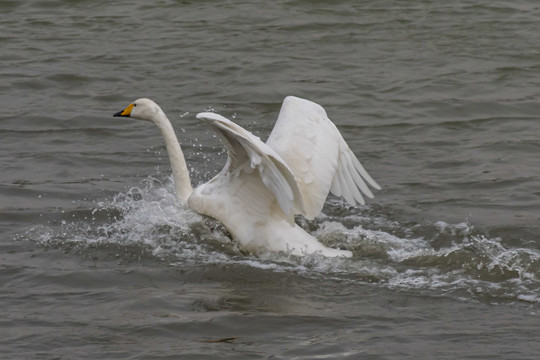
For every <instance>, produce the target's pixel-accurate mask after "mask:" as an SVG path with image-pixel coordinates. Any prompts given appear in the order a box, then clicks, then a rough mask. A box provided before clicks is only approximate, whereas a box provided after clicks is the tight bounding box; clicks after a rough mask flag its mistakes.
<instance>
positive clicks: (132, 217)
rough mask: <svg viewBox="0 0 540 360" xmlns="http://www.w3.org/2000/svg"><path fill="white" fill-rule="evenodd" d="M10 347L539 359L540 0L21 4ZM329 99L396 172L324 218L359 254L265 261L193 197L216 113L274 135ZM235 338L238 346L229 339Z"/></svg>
mask: <svg viewBox="0 0 540 360" xmlns="http://www.w3.org/2000/svg"><path fill="white" fill-rule="evenodd" d="M0 10H1V13H2V15H1V16H0V30H1V31H0V34H1V35H0V49H1V50H0V61H1V63H2V67H1V68H0V103H1V105H2V107H1V108H2V111H1V113H0V138H1V141H0V169H2V171H1V172H0V286H1V291H0V305H1V306H0V331H1V333H2V336H1V339H0V352H1V353H2V354H3V355H2V357H3V358H5V359H21V358H25V359H76V358H84V359H94V358H95V359H177V358H188V359H197V358H199V359H213V358H234V359H266V358H274V359H338V358H340V359H341V358H349V359H358V358H362V359H435V358H436V359H472V358H474V359H536V358H537V354H538V352H539V351H540V345H539V342H538V335H537V333H538V328H539V326H540V319H539V315H538V312H539V304H540V282H539V274H540V238H539V233H540V225H539V224H540V222H539V220H540V192H539V191H538V189H539V188H540V177H539V176H538V169H539V168H540V160H539V157H538V156H537V154H538V152H539V150H540V140H538V134H539V133H540V122H539V121H538V109H539V108H540V106H539V104H538V102H539V98H538V88H539V85H540V84H539V82H538V80H537V78H538V77H539V75H540V62H539V54H540V48H539V46H538V41H537V37H538V33H540V21H539V17H540V8H539V7H538V5H537V4H536V2H534V1H531V0H522V1H515V2H512V3H508V2H502V1H495V2H493V1H492V2H479V1H465V0H459V1H454V2H451V3H443V2H434V1H418V0H413V1H407V2H404V1H386V2H380V1H362V2H359V1H348V0H343V1H334V2H322V1H318V2H312V1H303V0H299V1H273V2H255V1H246V2H241V3H240V2H226V1H197V2H189V1H184V2H181V1H172V0H171V1H160V2H155V3H149V2H146V1H129V2H127V1H126V2H124V1H119V2H114V3H113V2H98V1H92V2H90V1H82V0H79V1H75V0H71V1H69V0H63V1H60V0H57V1H54V0H53V1H30V0H20V1H3V2H1V3H0ZM286 95H296V96H300V97H305V98H308V99H312V100H314V101H317V102H318V103H320V104H322V105H323V106H324V107H325V108H326V110H327V112H328V113H329V116H330V118H331V119H333V121H334V122H335V123H336V124H337V125H338V127H339V128H340V129H341V131H342V133H343V135H344V137H345V139H346V140H347V142H348V143H349V145H350V146H351V148H352V149H353V151H354V152H355V153H356V154H357V155H358V156H359V158H360V159H361V161H362V162H363V164H364V165H365V167H366V168H367V169H368V171H369V172H370V173H371V175H373V177H374V178H375V179H376V180H377V181H378V182H379V183H380V184H381V185H382V186H383V190H382V191H379V192H377V193H376V198H375V199H374V200H373V201H371V202H370V204H368V205H367V206H357V207H349V206H347V205H346V204H344V203H343V202H342V201H340V200H339V199H335V198H330V199H329V200H328V202H327V204H326V206H325V208H324V211H323V214H322V215H321V216H320V217H318V218H317V219H315V220H314V221H306V220H305V219H302V218H298V219H297V221H298V222H299V223H300V224H302V226H303V227H304V228H306V229H307V230H308V231H310V232H311V233H312V234H314V235H316V236H317V237H318V238H319V239H320V240H321V241H322V242H324V243H326V244H328V245H330V246H335V247H341V248H346V249H349V250H352V251H353V252H354V257H353V258H352V259H324V258H317V257H308V258H294V257H289V256H286V255H275V254H274V255H270V254H269V255H265V256H261V257H259V258H257V257H254V256H250V255H245V254H243V253H242V252H241V251H240V250H239V249H238V248H237V246H236V245H235V244H234V242H232V241H231V240H230V239H229V238H228V236H227V234H226V232H225V231H224V229H223V228H222V226H220V224H218V223H216V222H215V221H212V220H210V219H207V218H203V217H201V216H199V215H197V214H195V213H193V212H191V211H189V210H186V209H181V208H179V207H178V206H177V205H176V202H175V198H174V193H173V187H172V184H171V180H170V170H169V167H168V160H167V155H166V151H165V148H164V145H163V142H162V140H161V138H160V134H159V131H158V130H157V129H155V128H154V127H153V126H152V125H151V124H147V123H142V122H135V121H132V120H126V119H118V118H112V114H113V113H115V112H117V111H118V110H121V109H122V108H123V107H124V106H126V105H127V104H128V103H129V102H130V101H132V100H134V99H136V98H138V97H142V96H144V97H150V98H153V99H155V100H156V101H157V102H158V103H159V104H160V105H161V106H162V107H163V109H164V110H165V112H166V113H168V114H169V117H170V118H171V120H172V122H173V126H174V127H175V128H176V130H177V133H178V136H179V139H180V141H181V143H182V146H183V148H184V150H185V153H186V157H187V161H188V163H189V165H190V167H191V175H192V179H193V181H194V183H200V182H203V181H206V180H208V179H210V178H211V177H212V176H213V175H214V174H215V173H217V171H219V170H220V168H221V166H222V165H223V162H224V161H225V154H224V153H223V150H222V147H221V146H220V144H219V141H218V140H217V139H216V138H215V137H214V136H213V134H212V133H210V132H209V131H207V130H206V129H205V127H204V126H203V124H200V123H199V122H198V121H197V120H196V119H195V114H196V113H197V112H200V111H204V110H212V109H213V110H214V111H216V112H219V113H221V114H223V115H225V116H227V117H230V118H232V119H234V120H235V121H236V122H237V123H239V124H240V125H242V126H244V127H246V128H248V129H250V130H252V131H253V132H254V133H255V134H257V135H258V136H261V137H262V138H263V139H265V138H266V136H267V135H268V134H269V133H270V131H271V129H272V126H273V122H274V120H275V118H276V116H277V112H278V111H279V107H280V103H281V101H282V99H283V98H284V97H285V96H286ZM227 338H232V339H230V340H227V341H218V340H222V339H227Z"/></svg>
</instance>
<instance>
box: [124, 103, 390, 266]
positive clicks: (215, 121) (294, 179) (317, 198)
mask: <svg viewBox="0 0 540 360" xmlns="http://www.w3.org/2000/svg"><path fill="white" fill-rule="evenodd" d="M114 116H120V117H131V118H133V119H138V120H146V121H150V122H153V123H154V124H155V125H157V127H158V128H159V129H160V130H161V133H162V135H163V138H164V140H165V145H166V147H167V153H168V155H169V160H170V164H171V168H172V173H173V179H174V185H175V190H176V194H177V197H178V200H179V201H180V203H182V204H184V205H187V206H188V207H189V208H191V209H193V210H195V211H197V212H198V213H200V214H204V215H207V216H210V217H212V218H215V219H217V220H219V221H220V222H221V223H223V225H224V226H225V227H226V228H227V230H228V231H229V232H230V234H231V235H232V237H233V239H235V240H236V241H237V242H238V243H239V245H240V248H242V249H243V250H245V251H247V252H250V253H253V254H261V253H263V252H267V251H270V252H287V253H289V254H292V255H298V256H302V255H308V254H319V255H323V256H327V257H351V256H352V252H351V251H348V250H339V249H332V248H329V247H326V246H324V245H323V244H321V243H320V242H319V241H317V239H316V238H315V237H313V236H312V235H310V234H308V233H307V232H306V231H304V230H303V229H302V228H301V227H300V226H298V225H297V224H296V223H295V222H294V215H295V214H301V215H303V216H304V217H306V218H307V219H313V218H315V217H316V216H317V215H318V214H319V213H320V212H321V210H322V208H323V205H324V202H325V200H326V198H327V196H328V194H329V192H331V193H332V194H334V195H336V196H341V197H343V198H345V200H346V201H347V202H348V203H350V204H352V205H354V204H356V203H360V204H364V198H363V196H362V194H363V195H365V196H367V197H370V198H372V197H373V193H372V192H371V191H370V188H369V187H368V184H369V185H370V186H371V187H373V188H374V189H378V190H380V189H381V187H380V186H379V185H378V184H377V182H375V180H373V178H372V177H371V176H370V175H369V174H368V173H367V171H366V170H365V169H364V167H363V166H362V165H361V164H360V162H359V161H358V159H357V158H356V156H355V155H354V154H353V152H352V151H351V150H350V148H349V146H348V145H347V143H346V142H345V140H344V139H343V137H342V136H341V134H340V132H339V130H338V129H337V127H336V126H335V125H334V123H332V122H331V121H330V119H328V116H327V115H326V112H325V110H324V109H323V107H322V106H320V105H319V104H316V103H314V102H311V101H309V100H305V99H301V98H297V97H293V96H288V97H286V98H285V99H284V101H283V104H282V107H281V110H280V112H279V116H278V118H277V121H276V123H275V126H274V129H273V130H272V132H271V134H270V136H269V138H268V140H267V141H266V143H264V142H262V141H261V140H260V139H259V138H258V137H257V136H255V135H253V134H252V133H251V132H249V131H247V130H245V129H244V128H242V127H241V126H239V125H237V124H235V123H234V122H232V121H230V120H229V119H227V118H225V117H223V116H221V115H218V114H216V113H211V112H203V113H199V114H197V119H199V120H201V121H203V122H204V123H206V124H207V125H208V126H210V127H211V128H212V130H214V131H215V132H216V133H217V134H218V136H219V137H220V138H221V140H222V141H223V143H224V145H225V147H226V149H227V153H228V159H227V162H226V164H225V166H224V167H223V170H221V172H220V173H219V174H218V175H216V176H215V177H214V178H213V179H211V180H210V181H208V182H207V183H205V184H202V185H200V186H198V187H197V188H196V189H193V188H192V186H191V181H190V178H189V171H188V169H187V165H186V160H185V158H184V154H183V153H182V149H181V147H180V144H179V142H178V139H177V137H176V135H175V132H174V130H173V127H172V125H171V123H170V121H169V119H168V118H167V116H166V115H165V113H164V112H163V110H161V108H160V107H159V105H157V104H156V103H155V102H154V101H152V100H150V99H146V98H142V99H138V100H136V101H134V102H133V103H131V104H129V105H128V106H127V107H126V108H125V109H123V110H122V111H119V112H117V113H116V114H114Z"/></svg>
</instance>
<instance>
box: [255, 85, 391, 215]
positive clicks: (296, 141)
mask: <svg viewBox="0 0 540 360" xmlns="http://www.w3.org/2000/svg"><path fill="white" fill-rule="evenodd" d="M266 143H267V144H268V146H270V147H271V148H272V149H274V150H275V151H276V153H278V154H279V155H281V157H282V158H283V159H284V160H285V162H286V163H287V165H289V168H290V169H291V170H292V172H293V173H294V176H295V177H296V181H297V183H298V187H299V189H300V192H301V194H302V198H303V202H304V211H303V212H301V213H302V214H303V215H304V216H306V217H307V218H309V219H312V218H314V217H315V216H317V215H318V214H319V213H320V211H321V210H322V207H323V205H324V202H325V201H326V198H327V196H328V193H329V192H331V193H333V194H334V195H336V196H343V197H344V198H345V200H347V202H349V203H351V204H355V203H356V202H358V203H361V204H363V203H364V198H363V196H362V194H364V195H365V196H367V197H370V198H371V197H373V193H372V192H371V190H370V189H369V187H368V184H369V185H370V186H371V187H373V188H375V189H380V186H379V185H378V184H377V183H376V182H375V180H373V178H372V177H371V176H370V175H369V174H368V173H367V171H366V170H365V169H364V167H363V166H362V165H361V164H360V162H359V161H358V159H357V158H356V156H355V155H354V153H353V152H352V151H351V150H350V148H349V146H348V145H347V143H346V142H345V140H344V139H343V137H342V136H341V134H340V132H339V130H338V129H337V128H336V126H335V125H334V123H332V121H330V119H328V116H327V115H326V111H325V110H324V109H323V108H322V106H320V105H318V104H316V103H314V102H311V101H309V100H305V99H300V98H297V97H293V96H288V97H286V98H285V100H284V101H283V105H282V107H281V110H280V113H279V116H278V119H277V121H276V125H275V126H274V129H273V130H272V133H271V134H270V137H269V138H268V141H267V142H266ZM366 183H367V184H366Z"/></svg>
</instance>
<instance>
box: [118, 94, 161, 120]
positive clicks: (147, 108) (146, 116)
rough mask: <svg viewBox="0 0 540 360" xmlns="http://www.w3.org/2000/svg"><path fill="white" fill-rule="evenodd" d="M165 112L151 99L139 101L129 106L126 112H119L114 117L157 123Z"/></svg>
mask: <svg viewBox="0 0 540 360" xmlns="http://www.w3.org/2000/svg"><path fill="white" fill-rule="evenodd" d="M162 112H163V111H162V110H161V108H160V107H159V105H158V104H156V103H155V102H154V101H152V100H150V99H145V98H142V99H137V100H135V101H134V102H132V103H131V104H129V105H128V106H127V107H126V108H125V109H124V110H122V111H119V112H117V113H116V114H114V115H113V116H121V117H130V118H133V119H137V120H146V121H152V122H155V119H156V117H157V115H158V114H160V113H162Z"/></svg>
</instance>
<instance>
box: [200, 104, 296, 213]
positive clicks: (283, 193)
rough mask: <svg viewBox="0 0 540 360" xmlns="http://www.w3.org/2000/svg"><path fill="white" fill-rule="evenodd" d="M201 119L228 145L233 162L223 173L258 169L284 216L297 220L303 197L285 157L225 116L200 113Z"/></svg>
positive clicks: (230, 161)
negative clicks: (295, 214) (295, 215)
mask: <svg viewBox="0 0 540 360" xmlns="http://www.w3.org/2000/svg"><path fill="white" fill-rule="evenodd" d="M197 119H199V120H203V121H204V122H206V123H207V124H208V125H209V126H210V127H211V128H212V129H213V130H214V131H216V133H217V134H218V135H219V136H220V138H221V139H222V140H223V143H224V144H225V147H226V149H227V153H228V155H229V160H228V162H227V165H226V166H225V167H224V169H223V170H222V173H221V174H222V175H227V176H228V175H231V174H234V173H236V172H238V171H240V172H241V171H252V170H253V169H256V170H257V171H258V172H259V175H260V178H261V180H262V182H263V183H264V185H265V186H266V187H267V188H268V190H270V191H271V193H272V194H273V195H274V197H275V199H276V201H277V202H278V204H279V207H280V208H281V209H282V210H283V213H284V214H285V215H286V216H287V218H288V219H289V221H293V217H294V213H295V212H298V211H299V209H302V208H303V203H302V195H301V194H300V190H299V189H298V185H297V184H296V181H295V178H294V175H293V173H292V171H291V170H290V168H289V167H288V166H287V164H286V163H285V161H284V160H283V159H282V158H281V156H280V155H279V154H277V153H276V152H275V151H274V150H273V149H271V148H270V147H269V146H267V145H266V144H265V143H263V142H262V141H261V140H260V139H259V138H258V137H256V136H254V135H253V134H251V133H250V132H249V131H247V130H245V129H244V128H242V127H241V126H239V125H237V124H235V123H233V122H232V121H230V120H229V119H227V118H225V117H223V116H221V115H218V114H215V113H200V114H197ZM268 206H271V203H269V204H268Z"/></svg>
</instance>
